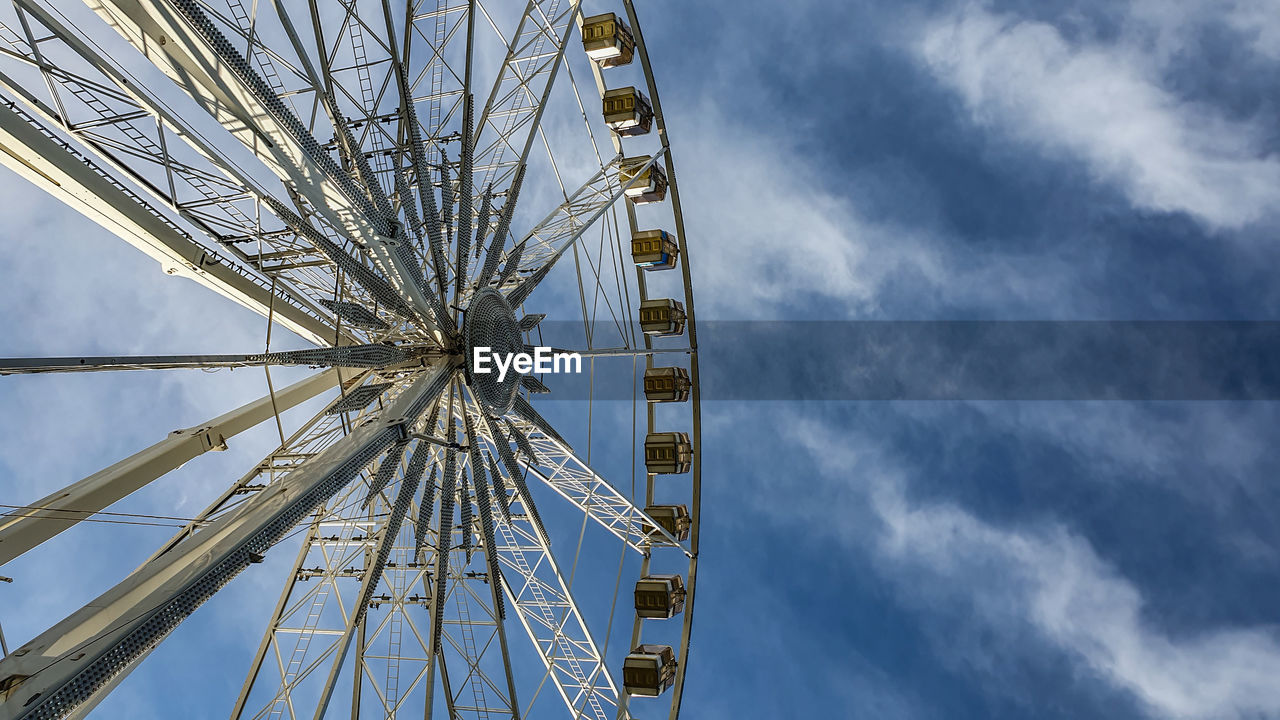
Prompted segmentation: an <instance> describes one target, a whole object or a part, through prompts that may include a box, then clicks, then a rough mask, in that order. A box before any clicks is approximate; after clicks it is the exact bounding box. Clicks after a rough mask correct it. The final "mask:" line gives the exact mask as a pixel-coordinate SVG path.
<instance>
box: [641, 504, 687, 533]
mask: <svg viewBox="0 0 1280 720" xmlns="http://www.w3.org/2000/svg"><path fill="white" fill-rule="evenodd" d="M644 514H645V515H648V516H649V517H650V518H652V519H653V521H654V522H655V523H657V524H658V525H657V527H654V526H653V525H650V524H649V521H648V520H646V521H644V523H642V524H641V527H640V529H641V531H643V532H644V534H646V535H650V536H652V537H650V538H649V539H650V540H651V541H653V542H665V541H666V538H665V537H663V536H662V535H659V534H658V527H661V528H662V529H663V530H666V531H667V533H668V534H670V535H671V537H673V538H675V539H676V540H677V541H681V542H683V541H685V540H688V539H689V528H690V527H691V526H692V525H693V518H691V517H689V508H687V507H685V506H684V505H648V506H646V507H645V509H644Z"/></svg>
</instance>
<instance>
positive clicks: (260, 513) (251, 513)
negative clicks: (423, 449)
mask: <svg viewBox="0 0 1280 720" xmlns="http://www.w3.org/2000/svg"><path fill="white" fill-rule="evenodd" d="M450 372H451V368H449V367H447V366H445V365H441V366H440V367H439V368H438V369H437V370H436V371H435V373H434V374H432V375H427V376H422V377H420V378H418V379H417V380H415V381H414V382H413V385H412V386H411V387H410V388H408V389H407V390H406V392H405V393H404V394H402V395H401V397H399V398H397V400H396V401H395V403H394V404H393V405H392V406H391V407H390V408H388V412H387V415H388V416H389V417H390V419H391V421H390V422H388V421H381V422H380V421H378V420H376V419H375V420H374V421H373V422H369V423H366V424H364V425H362V426H361V427H359V428H357V429H356V430H355V431H353V432H352V433H351V434H350V435H347V436H346V437H343V438H342V439H341V440H338V441H337V442H335V443H334V444H333V445H332V446H330V447H328V448H326V449H325V450H323V451H321V452H320V453H318V454H317V455H316V456H315V457H313V458H310V459H309V460H308V461H307V462H305V463H303V464H302V465H300V466H299V467H298V468H297V469H295V470H294V471H292V472H290V473H289V474H288V475H287V476H285V477H284V478H282V479H281V480H280V481H279V482H277V483H274V484H272V485H271V486H269V487H268V488H266V489H264V491H262V492H259V493H257V494H255V495H254V496H253V498H251V499H250V500H248V501H246V502H245V503H243V504H242V505H240V506H239V507H238V508H237V509H236V510H234V511H231V512H229V513H227V514H225V515H223V516H222V517H219V518H218V519H217V520H214V521H213V522H211V523H210V524H209V525H208V526H206V527H205V528H203V529H201V530H200V532H198V533H196V534H195V535H193V536H192V537H191V538H190V539H188V540H187V541H186V542H183V543H182V544H180V545H178V546H177V547H175V548H174V549H173V550H171V551H170V552H168V553H165V554H164V555H162V556H160V557H159V558H157V559H156V560H154V561H153V562H150V563H148V564H147V565H145V566H143V567H142V568H140V569H139V570H138V571H137V572H135V573H133V574H132V575H130V576H129V577H128V578H126V579H125V580H124V581H122V582H121V583H120V584H118V585H116V586H115V587H114V588H112V589H111V590H108V591H107V592H106V593H104V594H103V595H101V596H100V597H99V598H98V599H97V600H95V601H94V602H92V603H90V604H89V605H87V606H85V607H84V608H83V609H81V610H79V611H77V612H76V613H73V614H72V615H71V616H69V617H68V618H67V619H65V620H63V621H62V622H60V623H58V624H57V625H55V626H53V627H52V628H50V629H49V630H48V631H46V632H45V633H43V634H42V635H40V636H39V637H37V638H35V639H34V640H32V641H31V642H29V643H27V644H25V645H23V646H22V647H21V648H19V649H18V650H17V651H15V652H14V653H13V654H12V655H10V656H9V657H6V658H4V659H3V660H0V677H5V678H9V680H8V681H7V682H8V687H6V688H5V690H6V702H5V703H4V704H2V705H0V718H5V720H8V719H9V718H24V719H30V720H38V719H40V718H54V717H62V716H63V715H64V714H65V713H66V712H67V711H68V709H70V708H73V707H75V706H77V705H79V704H81V703H84V702H86V701H90V700H91V698H92V697H93V695H94V694H95V693H97V692H98V691H99V690H101V689H102V688H103V687H104V686H105V685H106V684H107V683H108V682H109V681H111V680H112V679H113V678H114V677H115V676H117V675H118V674H119V673H121V672H122V671H124V670H126V669H127V668H129V667H131V665H132V664H133V662H134V660H136V659H138V658H139V657H140V656H142V655H144V654H146V653H147V652H148V651H149V650H150V649H151V648H152V647H154V646H155V644H156V643H158V642H159V641H160V640H161V639H163V638H164V636H165V635H167V634H168V633H169V632H171V631H172V630H173V629H174V628H175V627H176V626H177V625H178V623H180V622H181V621H182V620H183V619H184V618H185V617H186V616H187V615H189V614H190V613H191V612H193V611H194V610H195V609H196V608H198V607H199V606H200V605H202V604H203V603H204V602H205V601H206V600H208V599H209V597H211V596H212V595H213V594H214V593H215V592H217V591H218V590H219V589H220V588H221V587H222V586H223V585H225V584H226V583H227V582H228V581H230V580H231V579H232V578H233V577H235V576H236V575H237V574H239V573H240V572H241V571H242V570H244V569H245V568H246V567H248V566H249V565H250V564H251V563H254V562H258V561H260V560H261V558H262V556H263V555H264V554H265V553H266V552H267V551H268V550H269V549H270V547H271V546H272V545H274V544H275V543H276V542H278V541H279V540H280V539H282V538H283V537H284V536H285V535H286V534H287V533H288V532H289V530H290V529H292V528H293V526H294V525H296V524H297V522H298V521H299V520H301V519H302V518H303V517H305V516H306V515H308V514H310V513H311V512H314V510H315V509H316V508H317V507H318V506H319V505H321V504H322V503H324V502H325V500H326V499H327V498H329V497H331V496H332V495H333V494H334V493H336V492H337V491H339V490H341V489H342V488H343V487H345V486H346V485H347V484H349V483H350V482H351V480H352V479H353V478H354V477H355V476H356V475H357V474H358V473H360V471H361V470H362V469H363V468H364V467H365V466H367V465H368V464H369V462H371V461H372V460H373V459H374V458H376V457H377V455H379V454H380V453H381V452H383V451H384V450H386V449H387V448H388V447H390V446H391V444H392V443H393V442H394V441H395V440H396V438H398V437H400V436H402V433H403V424H404V423H405V422H406V420H405V418H406V417H412V415H413V414H414V413H415V411H416V412H421V409H422V408H423V407H424V406H425V404H426V403H427V402H429V401H431V400H432V399H433V398H432V397H429V396H428V393H429V391H430V390H432V389H433V388H436V389H437V392H438V385H437V383H436V380H437V379H438V378H440V377H442V376H447V375H448V374H449V373H450ZM15 678H16V680H15Z"/></svg>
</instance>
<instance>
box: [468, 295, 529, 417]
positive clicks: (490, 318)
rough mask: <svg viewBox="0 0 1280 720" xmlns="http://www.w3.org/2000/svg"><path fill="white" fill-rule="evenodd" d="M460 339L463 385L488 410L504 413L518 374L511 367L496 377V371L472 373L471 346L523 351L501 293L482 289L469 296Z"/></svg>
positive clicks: (516, 325)
mask: <svg viewBox="0 0 1280 720" xmlns="http://www.w3.org/2000/svg"><path fill="white" fill-rule="evenodd" d="M463 342H464V343H465V350H466V353H465V355H466V378H467V384H468V385H470V386H471V389H472V391H473V392H474V393H475V396H476V400H477V401H479V403H480V404H481V405H482V406H484V409H485V410H487V411H488V412H490V413H493V414H496V415H503V414H506V413H507V412H508V411H509V410H511V406H512V404H513V403H514V402H515V399H516V391H517V390H518V389H519V388H520V373H518V372H516V371H515V369H514V368H512V369H510V370H508V371H507V372H506V374H505V376H501V377H502V379H501V380H499V377H500V375H499V374H498V373H494V372H490V373H477V372H474V369H475V368H474V363H475V348H488V352H489V353H492V354H494V355H510V354H514V353H520V352H524V351H525V345H524V338H523V337H522V336H521V335H520V324H519V322H518V321H517V320H516V314H515V311H514V310H512V309H511V305H510V304H509V303H507V300H506V298H505V297H503V295H502V293H500V292H498V291H497V290H494V289H493V288H484V289H482V290H480V291H479V292H477V293H476V294H475V296H474V297H472V299H471V303H470V305H469V306H468V307H467V311H466V320H465V321H464V322H463Z"/></svg>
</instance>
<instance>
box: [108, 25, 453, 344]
mask: <svg viewBox="0 0 1280 720" xmlns="http://www.w3.org/2000/svg"><path fill="white" fill-rule="evenodd" d="M94 9H95V10H96V11H97V12H98V13H99V14H100V15H102V16H103V17H104V18H105V19H107V20H108V21H109V22H111V23H112V24H113V25H114V26H115V27H116V29H117V30H119V31H120V32H121V34H122V35H124V37H125V38H126V39H127V40H129V41H130V42H131V43H132V44H133V45H134V46H135V47H137V48H138V49H139V50H140V51H142V52H144V53H145V54H146V55H147V57H148V58H149V59H150V60H151V61H152V62H153V63H155V64H156V66H157V67H158V68H159V69H160V70H161V71H163V72H165V74H167V75H168V76H169V77H170V78H171V79H172V80H174V82H175V83H176V84H177V85H178V86H179V87H180V88H181V89H182V90H183V91H184V92H186V93H187V94H188V95H190V96H191V97H192V98H193V99H194V100H196V102H197V103H199V104H200V105H201V106H202V107H203V108H204V109H205V110H206V111H208V112H209V113H210V114H211V115H212V116H213V117H214V118H215V119H216V120H218V121H219V123H221V124H222V125H223V127H224V128H226V129H227V130H228V132H230V133H231V134H232V135H234V136H235V137H236V138H237V139H239V140H240V141H241V142H242V143H243V144H244V145H245V147H247V148H248V149H249V150H250V151H252V152H253V153H254V154H255V155H256V156H257V157H258V159H259V160H261V161H262V162H263V163H264V164H265V165H266V166H267V167H268V168H269V169H270V170H271V171H272V172H274V173H275V174H276V175H277V176H278V177H279V178H280V179H281V180H283V181H284V182H285V183H286V184H287V185H288V186H290V187H291V188H292V189H293V190H294V191H296V192H297V193H298V194H299V195H300V196H302V197H304V198H306V199H307V201H308V202H309V203H310V204H311V206H312V208H313V209H314V210H315V211H316V212H317V213H319V214H320V215H321V216H323V217H325V218H326V219H327V220H328V221H329V222H330V223H331V224H332V225H333V226H334V227H337V228H341V229H342V230H343V231H344V232H345V234H346V235H347V237H349V238H351V239H352V240H353V241H354V242H355V243H356V244H357V245H358V246H359V247H361V248H363V249H364V251H365V252H367V253H369V255H370V257H371V258H373V260H374V262H375V264H377V265H378V267H379V268H380V269H381V271H382V273H383V274H384V275H385V276H386V277H387V278H388V279H389V280H390V281H391V283H392V284H393V285H394V286H395V288H396V291H397V292H398V293H399V294H400V295H401V296H402V297H403V298H404V299H405V300H406V301H408V302H409V303H411V304H412V305H413V306H414V308H415V309H416V310H417V311H418V313H419V314H420V318H421V322H423V323H424V324H425V325H426V326H427V328H428V329H429V330H438V328H435V327H434V326H435V321H434V318H433V317H432V315H433V312H432V309H431V306H430V303H429V302H428V300H427V299H426V297H425V296H424V293H423V289H422V287H421V281H420V280H419V275H420V273H415V272H414V269H413V266H412V264H411V263H409V262H406V259H405V257H404V256H403V254H401V253H399V252H397V250H396V248H397V246H398V245H399V244H400V243H402V242H406V239H405V238H404V237H403V236H402V235H401V231H399V230H398V227H399V225H398V224H397V223H396V222H395V220H394V218H392V217H390V216H389V215H388V214H387V213H385V212H383V211H384V210H386V209H387V208H386V207H385V206H384V205H385V199H380V195H379V193H378V192H375V191H372V188H371V187H367V186H362V185H360V184H358V183H357V182H356V181H355V180H353V179H352V178H351V176H350V175H349V174H347V173H344V172H343V171H342V170H341V168H340V167H338V165H337V163H336V162H335V161H334V160H333V158H331V157H330V156H329V155H327V154H325V153H324V152H323V150H322V149H321V146H320V144H319V143H318V142H317V141H316V139H315V138H314V137H313V136H312V134H311V133H310V132H309V131H308V130H307V129H306V127H304V126H303V124H302V122H301V121H300V120H298V118H297V117H296V116H294V115H293V113H292V112H291V111H290V110H289V109H288V108H287V107H286V106H285V105H284V103H283V102H282V101H281V99H280V98H279V97H278V96H277V95H276V94H275V93H274V92H273V91H272V90H271V88H270V87H269V86H268V85H267V83H266V82H265V81H264V80H262V78H261V76H260V75H259V74H258V73H257V71H255V70H254V69H253V67H252V66H250V65H249V63H248V61H247V60H246V59H245V58H244V56H242V55H241V54H239V53H238V52H237V51H235V50H234V49H233V48H232V47H231V45H230V44H229V42H228V41H227V40H226V38H225V37H224V36H223V35H222V33H221V32H220V31H219V30H218V28H217V27H216V26H214V24H213V23H212V21H210V20H209V19H208V17H207V16H206V15H205V13H204V12H203V11H202V10H200V8H199V7H198V6H196V5H194V4H184V5H179V6H174V7H172V8H171V7H169V6H168V5H165V4H163V3H160V2H158V0H104V2H103V3H101V4H98V5H96V6H95V7H94ZM130 28H140V29H141V30H140V31H133V30H131V29H130ZM160 37H163V38H164V39H165V42H164V43H163V44H160V43H159V41H158V39H157V38H160ZM328 102H332V97H331V96H329V97H328ZM335 118H341V113H336V114H335ZM343 128H344V122H343V121H339V120H335V131H336V132H337V133H338V134H339V136H341V137H343V138H344V140H345V138H346V135H347V134H346V133H344V132H343ZM357 155H362V154H361V153H357Z"/></svg>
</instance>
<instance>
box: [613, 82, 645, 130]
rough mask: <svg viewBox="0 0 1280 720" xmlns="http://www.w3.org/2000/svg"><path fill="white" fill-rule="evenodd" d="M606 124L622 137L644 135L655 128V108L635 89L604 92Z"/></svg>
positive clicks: (625, 88)
mask: <svg viewBox="0 0 1280 720" xmlns="http://www.w3.org/2000/svg"><path fill="white" fill-rule="evenodd" d="M604 122H605V124H606V125H608V126H609V129H610V130H612V131H614V132H615V133H617V134H618V135H620V136H622V137H631V136H633V135H644V134H645V133H647V132H649V129H650V128H651V127H653V106H652V105H651V104H649V98H647V97H645V96H644V93H642V92H640V91H639V90H637V89H635V88H634V87H624V88H617V89H614V90H606V91H605V92H604Z"/></svg>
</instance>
